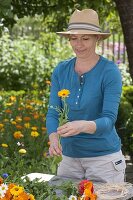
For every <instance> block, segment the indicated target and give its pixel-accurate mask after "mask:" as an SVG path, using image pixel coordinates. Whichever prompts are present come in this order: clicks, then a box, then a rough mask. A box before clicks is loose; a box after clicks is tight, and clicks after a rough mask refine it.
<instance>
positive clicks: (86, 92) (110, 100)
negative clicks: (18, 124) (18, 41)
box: [46, 56, 122, 158]
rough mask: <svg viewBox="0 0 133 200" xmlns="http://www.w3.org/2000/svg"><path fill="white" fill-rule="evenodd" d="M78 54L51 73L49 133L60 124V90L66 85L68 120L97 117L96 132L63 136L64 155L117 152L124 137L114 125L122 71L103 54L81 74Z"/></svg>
mask: <svg viewBox="0 0 133 200" xmlns="http://www.w3.org/2000/svg"><path fill="white" fill-rule="evenodd" d="M75 62H76V57H74V58H72V59H69V60H66V61H63V62H60V63H59V64H58V66H57V67H56V68H55V69H54V71H53V74H52V80H51V83H52V86H51V92H50V99H49V105H50V106H49V108H48V112H47V116H46V127H47V131H48V134H51V133H52V132H56V131H57V128H58V117H59V114H58V112H57V111H56V110H55V109H53V108H52V106H53V107H56V106H59V107H62V102H61V98H60V97H58V91H60V90H62V89H67V90H69V91H70V95H69V97H68V98H67V104H68V106H69V114H68V118H69V121H74V120H88V121H95V123H96V132H95V133H94V134H89V133H80V134H78V135H75V136H70V137H66V138H61V144H62V148H63V155H66V156H70V157H75V158H84V157H95V156H102V155H107V154H111V153H115V152H117V151H119V150H120V149H121V141H120V138H119V136H118V134H117V132H116V129H115V122H116V120H117V114H118V107H119V102H120V96H121V91H122V80H121V74H120V71H119V69H118V67H117V66H116V65H115V64H114V62H112V61H109V60H108V59H106V58H104V57H102V56H100V59H99V61H98V63H97V64H96V65H95V66H94V67H93V68H92V69H91V70H90V71H88V72H86V73H84V74H83V75H82V76H79V75H78V73H77V72H76V71H75Z"/></svg>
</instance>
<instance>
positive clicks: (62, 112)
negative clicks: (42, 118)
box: [50, 89, 70, 163]
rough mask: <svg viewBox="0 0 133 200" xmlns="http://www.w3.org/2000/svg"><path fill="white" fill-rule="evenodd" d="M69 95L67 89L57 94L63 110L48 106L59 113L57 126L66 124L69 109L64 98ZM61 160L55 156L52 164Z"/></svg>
mask: <svg viewBox="0 0 133 200" xmlns="http://www.w3.org/2000/svg"><path fill="white" fill-rule="evenodd" d="M69 94H70V91H69V90H67V89H62V90H60V91H59V92H58V97H60V98H61V101H62V104H63V108H60V107H53V106H50V108H54V109H55V110H56V111H57V112H58V113H59V126H62V125H63V124H66V123H67V122H68V121H69V120H68V112H69V107H68V104H67V102H66V98H68V97H69ZM58 143H59V147H60V146H61V144H60V136H59V135H58ZM61 160H62V156H55V159H54V162H57V163H59V162H60V161H61Z"/></svg>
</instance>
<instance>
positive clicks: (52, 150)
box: [49, 133, 62, 156]
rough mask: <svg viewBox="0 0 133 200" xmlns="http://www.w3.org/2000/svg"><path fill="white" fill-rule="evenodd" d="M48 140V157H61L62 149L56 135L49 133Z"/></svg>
mask: <svg viewBox="0 0 133 200" xmlns="http://www.w3.org/2000/svg"><path fill="white" fill-rule="evenodd" d="M49 140H50V147H49V154H50V156H61V155H62V148H61V146H59V145H60V144H59V140H58V134H57V133H51V134H50V135H49Z"/></svg>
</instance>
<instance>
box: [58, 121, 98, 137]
mask: <svg viewBox="0 0 133 200" xmlns="http://www.w3.org/2000/svg"><path fill="white" fill-rule="evenodd" d="M95 131H96V124H95V122H94V121H86V120H78V121H72V122H68V123H66V124H64V125H63V126H60V127H59V128H58V129H57V133H58V134H59V135H60V136H61V137H69V136H73V135H78V134H79V133H81V132H84V133H90V134H93V133H95Z"/></svg>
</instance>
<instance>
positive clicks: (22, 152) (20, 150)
mask: <svg viewBox="0 0 133 200" xmlns="http://www.w3.org/2000/svg"><path fill="white" fill-rule="evenodd" d="M18 152H19V153H21V154H25V153H26V150H25V149H19V151H18Z"/></svg>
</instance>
